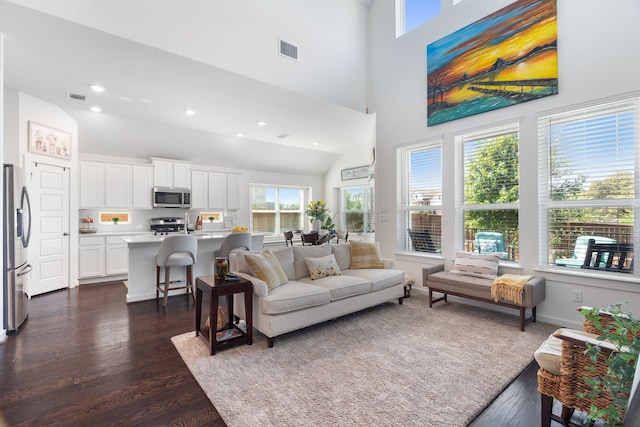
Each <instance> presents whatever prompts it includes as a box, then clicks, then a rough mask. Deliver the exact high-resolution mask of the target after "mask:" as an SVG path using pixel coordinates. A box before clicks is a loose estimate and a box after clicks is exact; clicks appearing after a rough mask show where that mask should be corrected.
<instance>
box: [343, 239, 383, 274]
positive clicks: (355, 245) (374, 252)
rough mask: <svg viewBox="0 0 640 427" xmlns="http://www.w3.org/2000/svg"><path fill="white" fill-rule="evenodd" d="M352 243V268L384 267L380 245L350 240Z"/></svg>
mask: <svg viewBox="0 0 640 427" xmlns="http://www.w3.org/2000/svg"><path fill="white" fill-rule="evenodd" d="M349 244H350V245H351V268H352V269H354V270H356V269H362V268H384V262H383V261H382V254H381V253H380V245H379V244H378V243H370V242H349Z"/></svg>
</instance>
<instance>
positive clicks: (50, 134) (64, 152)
mask: <svg viewBox="0 0 640 427" xmlns="http://www.w3.org/2000/svg"><path fill="white" fill-rule="evenodd" d="M28 143H29V151H30V152H31V153H37V154H42V155H44V156H51V157H56V158H59V159H65V160H71V148H72V143H73V141H72V135H71V132H67V131H64V130H61V129H57V128H54V127H52V126H48V125H44V124H42V123H38V122H35V121H32V120H29V138H28Z"/></svg>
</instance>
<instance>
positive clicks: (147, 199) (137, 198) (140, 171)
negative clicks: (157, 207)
mask: <svg viewBox="0 0 640 427" xmlns="http://www.w3.org/2000/svg"><path fill="white" fill-rule="evenodd" d="M132 187H133V202H132V207H133V208H134V209H152V208H153V203H152V202H153V200H152V197H151V192H152V191H151V190H152V188H153V166H150V165H149V166H147V165H136V166H133V186H132Z"/></svg>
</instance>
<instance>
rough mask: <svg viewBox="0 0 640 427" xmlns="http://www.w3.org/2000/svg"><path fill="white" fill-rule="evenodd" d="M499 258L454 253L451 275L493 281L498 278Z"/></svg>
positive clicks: (493, 255)
mask: <svg viewBox="0 0 640 427" xmlns="http://www.w3.org/2000/svg"><path fill="white" fill-rule="evenodd" d="M499 262H500V256H499V255H497V254H476V253H472V252H462V251H458V252H456V259H455V261H454V263H453V269H452V270H451V273H453V274H461V275H463V276H473V277H481V278H484V279H495V278H496V277H498V264H499Z"/></svg>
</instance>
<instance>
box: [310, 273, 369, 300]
mask: <svg viewBox="0 0 640 427" xmlns="http://www.w3.org/2000/svg"><path fill="white" fill-rule="evenodd" d="M300 281H301V282H303V283H313V284H314V285H316V286H318V287H322V288H324V289H326V290H328V291H329V292H330V293H331V301H336V300H339V299H343V298H348V297H352V296H354V295H361V294H367V293H369V292H370V291H371V283H369V282H368V281H367V280H365V279H362V278H360V277H356V276H346V275H342V276H331V277H324V278H322V279H316V280H311V278H310V277H305V278H302V279H300Z"/></svg>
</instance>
